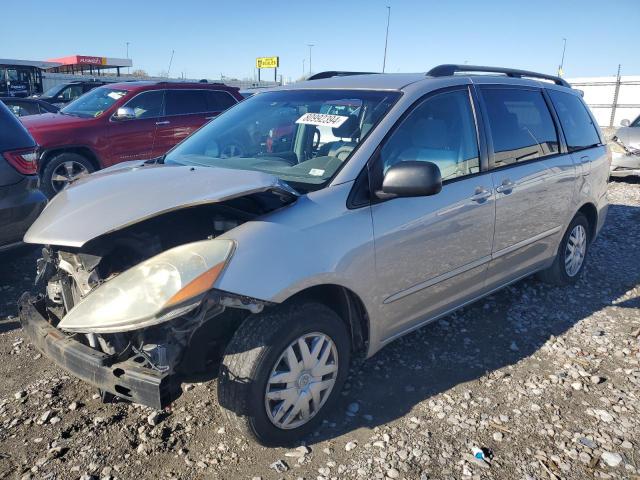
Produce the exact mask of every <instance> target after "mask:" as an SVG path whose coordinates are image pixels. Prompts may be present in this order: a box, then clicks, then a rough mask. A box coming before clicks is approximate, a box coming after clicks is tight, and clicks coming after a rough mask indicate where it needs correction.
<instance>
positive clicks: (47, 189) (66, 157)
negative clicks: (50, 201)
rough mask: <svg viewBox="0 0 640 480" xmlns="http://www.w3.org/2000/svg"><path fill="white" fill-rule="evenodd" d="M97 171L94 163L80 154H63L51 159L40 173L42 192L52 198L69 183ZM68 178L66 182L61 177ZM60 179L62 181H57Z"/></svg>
mask: <svg viewBox="0 0 640 480" xmlns="http://www.w3.org/2000/svg"><path fill="white" fill-rule="evenodd" d="M95 170H96V168H95V167H94V166H93V163H91V161H90V160H89V159H88V158H86V157H83V156H82V155H80V154H78V153H72V152H67V153H61V154H59V155H56V156H54V157H53V158H51V159H50V160H49V161H48V162H47V163H46V164H45V166H44V168H43V169H42V170H41V172H40V190H42V192H43V193H44V194H45V195H46V196H47V197H48V198H52V197H53V196H54V195H55V194H56V193H58V192H59V191H61V190H62V189H63V188H64V187H65V186H66V185H67V184H68V183H69V181H72V180H75V179H77V178H79V177H80V176H82V175H88V174H89V173H92V172H94V171H95ZM60 175H62V176H63V177H65V178H66V182H65V181H63V180H62V179H61V177H60ZM58 178H60V180H56V179H58Z"/></svg>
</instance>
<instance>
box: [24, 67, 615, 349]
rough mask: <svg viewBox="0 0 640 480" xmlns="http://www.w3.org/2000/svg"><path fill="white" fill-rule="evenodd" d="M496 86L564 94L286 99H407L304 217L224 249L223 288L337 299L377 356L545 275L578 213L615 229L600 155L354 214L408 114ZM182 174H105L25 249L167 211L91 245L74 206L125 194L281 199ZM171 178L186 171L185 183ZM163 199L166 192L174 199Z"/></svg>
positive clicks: (365, 79) (254, 226) (421, 90)
mask: <svg viewBox="0 0 640 480" xmlns="http://www.w3.org/2000/svg"><path fill="white" fill-rule="evenodd" d="M487 83H491V84H505V85H519V86H529V87H536V88H558V89H561V90H562V91H569V90H567V89H566V88H563V87H556V86H553V85H549V84H548V83H542V82H537V81H533V80H524V79H509V78H502V77H496V76H493V77H491V76H478V77H475V76H474V77H471V76H460V77H458V76H456V77H443V78H429V77H425V76H423V75H363V76H354V77H341V78H333V79H323V80H317V81H312V82H305V83H304V84H299V85H293V86H287V87H281V89H285V90H286V89H299V88H314V89H317V88H345V89H352V88H365V89H379V90H385V89H389V90H398V91H401V92H402V96H401V97H400V98H399V100H398V101H397V102H396V104H395V105H394V106H393V107H392V108H391V109H390V111H389V112H388V113H387V115H386V116H385V117H384V118H383V119H382V120H381V122H380V123H379V124H378V125H377V126H376V127H375V128H374V129H373V131H371V132H370V133H369V135H368V136H367V137H366V138H365V139H364V140H363V141H362V142H361V143H360V145H359V146H358V147H357V148H356V150H355V151H354V153H353V154H352V156H351V158H350V159H349V160H348V162H347V163H346V164H345V165H344V166H343V168H342V169H341V170H340V171H339V172H338V174H337V175H336V176H335V177H334V178H333V180H332V181H331V182H330V184H329V185H328V186H327V187H326V188H324V189H321V190H318V191H315V192H310V193H307V194H305V195H301V196H300V197H299V198H298V200H297V201H296V202H295V204H292V205H290V206H288V207H285V208H281V209H279V210H276V211H273V212H271V213H268V214H266V215H264V216H262V217H260V218H259V219H256V220H252V221H249V222H246V223H243V224H241V225H240V226H238V227H236V228H234V229H232V230H229V231H227V232H226V233H225V234H223V235H222V236H221V237H220V238H229V239H232V240H234V241H235V243H236V249H235V252H234V255H233V258H232V259H231V260H230V262H229V264H228V265H227V267H226V269H225V270H224V272H223V273H222V275H221V276H220V277H219V279H218V280H217V282H216V287H217V288H219V289H220V290H224V291H228V292H231V293H234V294H238V295H244V296H247V297H252V298H256V299H261V300H264V301H270V302H274V303H281V302H284V301H286V300H287V299H289V298H291V297H292V296H293V295H295V294H297V293H299V292H301V291H304V290H306V289H308V288H310V287H314V286H320V285H328V284H329V285H338V286H342V287H344V288H346V289H348V290H350V291H351V292H353V293H354V294H355V295H356V296H357V297H358V298H359V299H360V300H361V302H362V305H363V306H364V309H365V311H366V319H367V322H368V326H369V338H368V340H369V344H368V351H367V354H368V355H369V356H370V355H373V354H374V353H375V352H376V351H378V350H379V349H380V348H382V347H383V346H384V345H385V344H386V343H388V342H389V341H391V340H393V339H394V338H397V337H398V336H400V335H403V334H405V333H407V332H409V331H411V330H414V329H416V328H419V327H420V326H422V325H424V324H425V323H428V322H430V321H433V320H434V319H436V318H438V317H440V316H442V315H445V314H447V313H448V312H450V311H452V310H455V309H456V308H459V307H461V306H463V305H465V304H467V303H470V302H472V301H474V300H476V299H478V298H481V297H482V296H484V295H487V294H488V293H490V292H492V291H495V290H496V289H498V288H502V287H503V286H505V285H507V284H509V283H511V282H513V281H516V280H518V279H519V278H523V277H525V276H527V275H529V274H531V273H534V272H535V271H537V270H540V269H541V268H544V267H546V266H548V265H549V264H550V263H551V262H552V261H553V259H554V256H555V254H556V252H557V249H558V245H559V243H560V240H561V238H562V236H563V234H564V232H565V231H566V229H567V226H568V225H569V223H570V221H571V219H572V218H573V216H574V215H575V214H576V212H577V211H578V209H579V208H580V207H581V206H583V205H585V204H592V205H594V206H595V208H596V210H597V212H598V225H597V228H596V231H599V230H600V228H601V227H602V224H603V222H604V218H605V216H606V209H607V199H606V187H607V178H608V164H609V159H610V152H609V151H608V149H607V148H606V147H604V146H599V147H595V148H591V149H588V150H585V151H581V152H577V153H575V154H569V153H566V152H565V153H563V154H561V155H558V156H555V157H547V158H545V159H542V160H538V161H532V162H529V163H526V164H516V165H514V166H512V167H508V168H503V169H500V170H495V171H483V172H480V173H479V174H475V175H471V176H469V177H468V178H462V179H459V180H456V181H454V182H451V183H447V184H445V185H444V187H443V190H442V192H440V193H438V194H436V195H433V196H430V197H414V198H395V199H392V200H388V201H384V202H380V203H375V204H372V205H365V206H361V207H359V208H349V207H348V205H347V204H348V201H347V200H348V197H349V194H350V192H351V191H352V188H353V186H354V182H355V180H356V178H357V177H358V175H359V174H360V173H361V172H362V170H363V168H365V166H366V165H367V162H369V160H370V159H371V157H372V155H373V154H374V152H375V151H376V149H377V148H378V146H379V145H380V143H381V142H382V141H383V140H384V138H385V136H386V135H387V134H388V133H389V131H390V130H391V129H392V128H393V127H394V125H395V124H396V123H397V122H398V120H399V119H400V118H401V117H402V115H403V114H404V113H405V112H406V111H407V109H409V108H410V107H411V106H412V105H413V104H414V103H415V102H417V101H418V100H420V99H421V98H422V97H423V96H425V95H427V94H429V93H432V92H434V91H436V90H440V89H443V88H447V87H452V86H462V87H463V88H464V87H465V86H471V85H474V84H478V85H482V84H487ZM574 94H576V95H577V93H575V92H574ZM257 95H262V93H258V94H257ZM147 168H148V167H143V170H144V169H147ZM176 168H180V169H181V170H176ZM182 168H183V167H169V168H166V167H153V168H151V169H149V171H150V172H152V173H151V174H150V175H149V176H148V177H144V176H143V175H138V174H136V173H135V169H134V170H133V171H129V170H127V173H120V174H117V175H116V172H114V173H113V182H109V181H108V180H107V178H108V175H107V176H105V177H104V178H102V180H101V179H100V178H99V176H95V175H93V176H92V177H98V178H91V179H90V180H86V181H83V182H80V183H79V184H78V185H75V186H72V187H71V188H69V189H68V190H67V191H65V192H63V193H62V194H60V195H63V197H61V198H62V200H60V201H59V202H58V203H59V206H56V205H55V203H56V200H55V199H54V201H53V202H52V205H54V207H55V210H54V209H53V208H52V207H49V208H48V209H47V210H45V214H46V215H47V217H46V220H43V221H42V223H41V224H38V223H37V225H38V231H39V232H41V234H40V235H36V234H35V231H34V234H33V235H32V236H31V237H30V238H29V239H30V240H32V241H34V242H35V243H39V242H38V240H42V239H45V238H46V239H47V243H54V244H56V243H58V244H59V242H56V241H51V240H55V238H54V237H58V236H59V237H60V238H66V239H67V240H66V241H67V242H71V243H74V244H82V243H83V242H85V241H86V240H87V239H88V237H90V236H91V235H95V234H102V233H106V232H107V231H108V230H109V229H114V228H121V226H122V225H124V224H125V223H127V222H133V221H136V219H137V220H138V221H139V220H141V219H142V218H141V217H142V216H144V215H147V216H148V215H156V214H158V213H159V212H161V210H162V209H160V208H153V209H151V210H148V207H147V206H145V207H144V208H142V207H139V206H136V205H131V202H132V200H133V199H134V198H135V195H134V194H133V193H127V194H126V195H125V196H126V198H127V202H126V203H125V202H121V203H118V205H120V206H122V207H123V208H124V207H125V206H126V207H130V208H131V210H132V212H131V213H127V214H126V215H125V214H124V213H120V214H118V215H119V216H118V217H117V218H118V221H114V220H112V219H111V217H109V219H110V220H109V221H108V222H107V221H105V219H102V218H101V221H100V222H96V223H98V224H99V226H96V227H90V230H91V232H88V231H86V229H88V228H89V227H83V226H79V225H76V223H77V222H78V221H80V220H83V221H86V218H87V217H86V212H88V210H85V213H84V214H80V213H75V212H74V209H82V202H78V200H86V201H91V202H94V203H100V202H105V206H104V209H105V211H104V214H105V215H112V214H111V213H110V212H107V210H108V209H110V208H112V203H110V202H113V201H117V197H118V194H120V195H122V194H123V193H122V192H123V189H124V188H125V187H127V188H129V189H133V190H135V191H138V192H140V191H141V189H142V190H143V191H144V192H146V193H145V195H146V196H144V197H143V196H142V195H141V196H140V197H139V198H153V199H154V200H156V199H159V198H160V197H161V196H165V195H166V196H167V197H170V198H171V201H167V203H166V205H165V207H163V208H164V209H166V208H178V206H184V205H188V204H192V203H194V202H195V203H197V202H210V201H219V200H221V199H222V198H224V197H228V196H229V195H240V194H242V193H241V192H246V191H248V190H252V189H254V190H255V189H263V190H264V189H270V188H278V187H279V185H278V182H277V180H276V179H274V177H271V176H269V175H264V174H258V173H256V172H245V171H227V170H223V169H214V168H211V169H209V170H210V173H207V172H205V170H207V169H206V168H203V169H198V170H199V175H195V174H194V175H191V176H190V174H191V173H192V172H189V171H188V170H190V168H191V167H184V168H186V169H187V170H183V169H182ZM163 169H165V170H163ZM165 172H166V173H165ZM174 172H179V173H178V174H177V177H178V178H177V179H176V178H175V177H176V173H174ZM505 176H508V177H509V178H510V179H511V180H512V181H513V182H514V183H515V187H514V193H515V194H514V195H509V196H507V195H502V194H498V193H497V192H496V187H497V186H498V185H499V184H500V182H502V180H503V179H504V177H505ZM136 178H139V179H140V180H141V181H142V182H143V184H144V185H143V186H141V185H140V184H138V183H137V180H134V179H136ZM199 179H200V180H199ZM129 180H131V181H130V182H129ZM101 182H105V183H102V184H101ZM147 182H148V183H147ZM154 182H155V187H154ZM163 182H164V183H163ZM173 182H176V183H175V186H174V185H172V183H173ZM230 182H231V184H229V183H230ZM94 183H95V184H96V187H93V184H94ZM100 185H102V186H100ZM107 185H109V188H107ZM280 186H281V185H280ZM167 188H170V190H171V191H170V192H166V190H167ZM478 188H484V189H486V190H487V191H489V192H490V193H491V195H490V196H489V197H488V198H487V200H486V201H485V202H483V203H478V202H475V201H474V200H473V197H474V194H475V193H477V191H478ZM109 189H116V190H117V192H111V193H110V190H109ZM180 189H183V190H184V192H179V191H178V190H180ZM78 192H82V195H80V193H78ZM60 195H59V196H60ZM74 197H77V198H74ZM107 199H110V200H109V201H107ZM163 202H164V201H163ZM63 212H67V213H68V217H67V218H74V219H76V220H75V221H73V222H72V223H73V225H71V226H67V227H66V228H68V229H71V230H77V232H74V233H73V234H66V236H65V232H64V230H65V228H64V225H65V221H64V215H62V214H63ZM45 214H43V216H44V215H45ZM60 215H62V217H61V218H58V216H60ZM94 218H99V217H94ZM48 223H53V224H55V225H57V226H56V228H55V229H52V230H54V231H55V233H56V234H55V235H49V236H46V235H44V234H43V233H42V232H47V231H48V230H47V224H48ZM105 223H106V224H108V225H107V226H105V225H104V224H105ZM118 225H120V227H118ZM494 230H495V231H494ZM494 237H495V239H496V240H494Z"/></svg>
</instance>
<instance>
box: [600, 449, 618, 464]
mask: <svg viewBox="0 0 640 480" xmlns="http://www.w3.org/2000/svg"><path fill="white" fill-rule="evenodd" d="M601 458H602V460H603V461H604V463H606V464H607V465H609V466H610V467H617V466H618V465H620V462H622V456H621V455H620V454H619V453H613V452H603V454H602V457H601Z"/></svg>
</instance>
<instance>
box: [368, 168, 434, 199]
mask: <svg viewBox="0 0 640 480" xmlns="http://www.w3.org/2000/svg"><path fill="white" fill-rule="evenodd" d="M440 190H442V175H441V174H440V168H439V167H438V166H437V165H436V164H435V163H432V162H417V161H407V162H398V163H396V164H395V165H392V166H391V167H389V170H387V173H386V174H385V176H384V179H383V180H382V192H377V193H376V195H377V196H378V197H379V198H392V197H424V196H427V195H435V194H436V193H439V192H440Z"/></svg>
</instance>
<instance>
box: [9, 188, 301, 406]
mask: <svg viewBox="0 0 640 480" xmlns="http://www.w3.org/2000/svg"><path fill="white" fill-rule="evenodd" d="M74 188H76V187H74V186H72V187H71V188H70V189H69V190H70V193H71V194H73V193H74V192H73V189H74ZM65 193H66V192H63V193H62V194H61V195H65ZM56 198H57V197H56ZM294 200H295V197H294V196H287V195H282V194H281V193H278V194H277V195H274V194H273V192H270V191H267V190H265V191H256V190H253V191H252V192H251V193H249V194H247V195H240V194H238V195H236V196H234V197H233V198H226V199H224V200H222V201H211V202H210V203H206V204H202V203H200V204H198V205H193V206H190V207H188V208H179V207H178V206H176V208H171V209H166V210H164V211H162V212H160V213H158V214H157V215H155V216H152V217H148V218H145V219H143V220H141V221H139V222H137V223H135V222H134V223H132V222H129V224H127V225H123V226H121V227H119V228H117V229H115V230H113V229H111V230H108V231H106V232H105V233H103V234H101V235H98V236H96V237H95V238H91V239H88V240H86V241H84V240H83V243H82V244H81V245H79V246H78V243H79V242H78V243H74V242H72V241H68V242H67V245H60V244H58V245H48V246H46V247H44V248H43V250H42V258H41V259H39V260H38V265H37V278H36V283H37V285H38V286H39V290H40V291H41V292H43V293H40V294H38V295H32V294H30V293H25V294H24V295H23V296H22V298H21V299H20V304H19V310H20V320H21V323H22V325H23V327H24V329H25V331H26V332H27V333H28V335H29V336H30V337H31V340H32V341H33V343H34V344H35V345H36V346H37V347H38V348H39V349H40V350H41V351H42V352H43V353H44V354H45V355H47V356H49V357H50V358H51V359H52V360H54V361H55V363H57V364H58V365H60V366H61V367H63V368H64V369H66V370H67V371H69V372H70V373H72V374H74V375H76V376H78V377H80V378H81V379H83V380H85V381H87V382H89V383H91V384H92V385H94V386H96V387H98V388H99V389H100V390H101V391H102V392H107V393H110V394H113V395H116V396H118V397H120V398H122V399H126V400H130V401H132V402H135V403H140V404H144V405H148V406H151V407H154V408H163V407H164V406H166V405H167V404H169V403H170V402H171V401H173V400H174V399H175V398H176V397H177V396H178V395H179V393H180V383H181V381H182V380H184V379H185V377H186V378H187V379H188V377H190V376H193V375H200V374H206V373H209V374H210V373H211V372H212V371H214V370H215V362H216V361H217V360H218V359H219V358H220V356H221V355H222V351H223V349H224V346H225V345H226V343H227V342H228V340H229V338H230V337H231V336H232V335H233V332H234V331H235V329H236V328H237V327H238V326H239V324H240V323H241V322H242V320H243V319H244V318H245V317H246V316H247V315H249V314H251V313H258V312H260V311H261V310H262V309H263V308H264V307H265V306H266V305H268V304H269V303H268V302H266V301H262V300H258V299H253V298H248V297H244V296H240V295H236V294H233V293H229V292H224V291H222V290H220V289H218V288H217V284H218V283H219V282H218V281H219V279H220V278H221V276H222V275H223V274H224V271H225V268H226V266H227V265H228V264H229V262H230V261H232V257H233V255H234V252H235V248H236V245H235V242H234V241H233V240H230V239H229V238H224V237H223V235H224V234H225V233H227V232H228V231H229V230H232V229H233V228H236V227H238V226H239V225H241V224H243V223H245V222H248V221H252V220H255V219H257V218H258V217H259V216H261V215H264V214H265V213H268V212H270V211H273V210H275V209H277V208H280V207H282V206H284V205H287V204H289V203H291V202H293V201H294ZM55 202H56V199H54V200H53V202H52V204H53V203H55ZM54 207H55V205H54ZM49 208H51V205H50V206H49ZM49 216H52V212H51V211H49ZM54 218H58V216H54ZM36 225H37V224H36ZM37 227H38V228H39V229H40V231H43V232H44V231H46V227H47V225H43V224H41V225H37ZM58 232H63V230H62V229H58ZM32 233H33V234H34V235H36V234H37V235H40V236H42V234H41V233H40V232H35V233H34V232H32ZM63 233H64V232H63ZM57 235H58V237H60V233H58V234H57Z"/></svg>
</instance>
